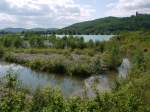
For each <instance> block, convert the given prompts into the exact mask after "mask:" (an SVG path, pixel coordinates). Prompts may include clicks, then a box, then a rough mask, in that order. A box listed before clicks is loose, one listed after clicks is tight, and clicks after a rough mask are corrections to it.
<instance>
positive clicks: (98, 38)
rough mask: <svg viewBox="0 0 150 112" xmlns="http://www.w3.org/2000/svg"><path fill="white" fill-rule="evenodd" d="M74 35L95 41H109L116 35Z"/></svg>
mask: <svg viewBox="0 0 150 112" xmlns="http://www.w3.org/2000/svg"><path fill="white" fill-rule="evenodd" d="M64 36H69V35H56V37H60V38H62V37H64ZM73 36H74V37H83V38H84V40H85V41H86V42H88V41H89V40H93V41H108V40H110V39H111V38H112V37H113V36H114V35H73Z"/></svg>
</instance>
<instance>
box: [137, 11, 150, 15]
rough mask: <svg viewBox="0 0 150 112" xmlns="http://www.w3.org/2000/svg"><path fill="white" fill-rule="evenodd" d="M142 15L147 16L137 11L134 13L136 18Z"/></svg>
mask: <svg viewBox="0 0 150 112" xmlns="http://www.w3.org/2000/svg"><path fill="white" fill-rule="evenodd" d="M144 15H147V14H141V13H139V12H138V11H137V12H136V16H144Z"/></svg>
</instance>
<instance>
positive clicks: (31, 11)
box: [0, 0, 94, 27]
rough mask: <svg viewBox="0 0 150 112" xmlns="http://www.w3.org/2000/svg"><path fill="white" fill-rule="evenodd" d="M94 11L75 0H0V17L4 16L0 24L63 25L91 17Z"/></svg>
mask: <svg viewBox="0 0 150 112" xmlns="http://www.w3.org/2000/svg"><path fill="white" fill-rule="evenodd" d="M93 11H94V10H93V8H91V7H90V6H87V5H82V6H81V5H79V4H77V3H75V0H0V17H1V16H3V17H2V18H0V24H5V26H9V25H10V27H11V26H12V27H61V26H65V25H69V24H71V23H74V22H79V21H83V20H87V19H91V17H92V16H91V14H92V12H93ZM4 18H5V21H3V20H4ZM4 22H5V23H4ZM7 23H8V24H7ZM5 26H1V27H5Z"/></svg>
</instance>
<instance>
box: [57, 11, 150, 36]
mask: <svg viewBox="0 0 150 112" xmlns="http://www.w3.org/2000/svg"><path fill="white" fill-rule="evenodd" d="M142 29H150V15H149V14H137V15H136V16H131V17H105V18H100V19H96V20H92V21H86V22H81V23H76V24H73V25H71V26H68V27H65V28H63V29H61V30H58V31H57V33H60V34H62V33H65V34H116V33H119V32H122V31H136V30H142Z"/></svg>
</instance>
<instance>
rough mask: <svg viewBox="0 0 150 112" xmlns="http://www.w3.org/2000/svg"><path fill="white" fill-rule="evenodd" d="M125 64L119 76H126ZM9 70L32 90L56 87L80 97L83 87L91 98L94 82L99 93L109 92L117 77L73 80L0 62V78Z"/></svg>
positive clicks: (109, 74) (92, 77)
mask: <svg viewBox="0 0 150 112" xmlns="http://www.w3.org/2000/svg"><path fill="white" fill-rule="evenodd" d="M127 63H128V64H129V62H128V60H127V59H125V60H124V61H123V64H122V65H121V68H119V70H121V71H120V72H119V73H121V75H126V74H125V73H126V72H127V71H126V70H125V72H124V69H126V68H128V64H127ZM122 66H123V67H122ZM126 66H127V67H126ZM10 70H12V71H14V72H15V73H18V74H19V75H18V77H19V79H20V80H21V81H22V83H23V84H24V85H26V86H28V87H30V88H31V89H32V90H35V89H36V88H37V87H45V86H50V87H58V88H60V90H61V91H62V93H63V95H64V96H72V95H80V94H82V93H81V92H82V91H83V90H84V89H85V87H86V88H87V89H88V91H89V92H88V95H89V96H93V92H92V89H91V88H92V85H93V83H94V81H95V80H96V81H99V84H98V85H97V89H98V90H100V91H106V90H110V88H111V87H112V85H113V81H114V80H115V79H116V77H118V75H117V73H113V72H110V73H107V74H102V75H98V76H91V77H89V78H87V79H83V78H75V77H70V76H66V75H60V74H49V73H43V72H39V71H34V70H31V69H30V68H28V67H24V66H21V65H18V64H11V63H7V62H1V61H0V77H3V76H5V75H6V74H7V72H8V71H10Z"/></svg>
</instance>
